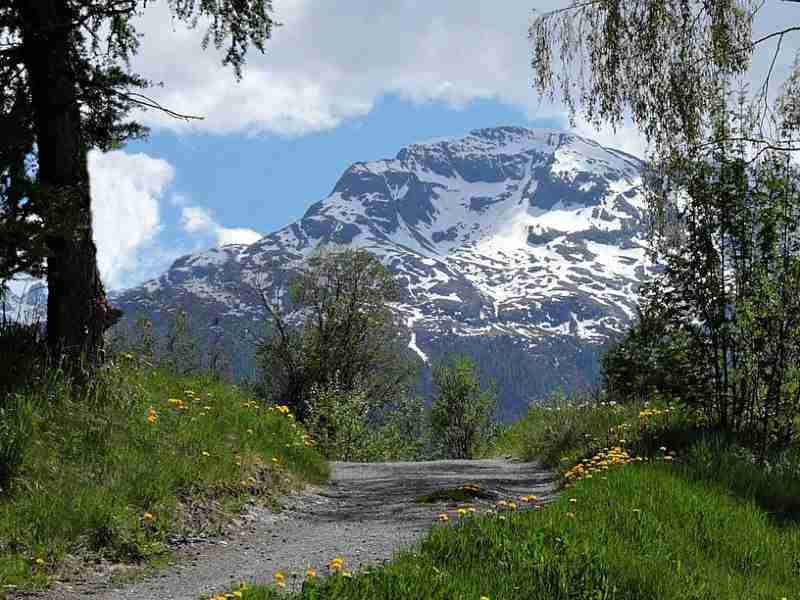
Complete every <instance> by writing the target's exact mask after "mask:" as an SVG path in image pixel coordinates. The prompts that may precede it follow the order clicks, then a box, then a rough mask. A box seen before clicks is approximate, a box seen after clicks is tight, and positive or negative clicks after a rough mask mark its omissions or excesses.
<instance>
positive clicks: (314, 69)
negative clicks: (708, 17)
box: [134, 0, 797, 147]
mask: <svg viewBox="0 0 800 600" xmlns="http://www.w3.org/2000/svg"><path fill="white" fill-rule="evenodd" d="M164 4H166V3H159V4H154V5H151V6H149V7H148V8H147V10H146V11H145V13H144V17H143V20H142V23H141V26H140V31H141V32H143V33H144V34H145V38H144V40H143V43H142V47H141V49H140V53H139V55H138V56H137V58H136V60H135V61H134V68H136V69H137V70H138V71H140V72H141V73H142V74H143V75H145V76H146V77H148V78H150V79H153V80H155V81H164V83H165V87H164V88H154V89H153V90H151V91H150V93H151V94H152V95H153V96H155V97H156V98H157V99H158V100H159V101H160V102H162V103H163V104H164V105H166V106H169V107H170V108H172V109H174V110H177V111H180V112H184V113H191V114H199V115H203V116H205V119H204V120H202V121H192V122H191V123H190V124H186V123H184V122H181V121H176V120H175V119H172V118H169V117H167V116H165V115H163V114H161V113H157V112H154V111H150V112H149V113H147V114H146V116H145V117H144V119H143V120H145V121H146V122H147V123H148V124H150V125H152V126H155V127H166V128H170V129H174V130H181V131H186V130H188V131H195V132H213V133H247V134H258V133H264V132H266V133H279V134H285V135H302V134H307V133H312V132H317V131H322V130H326V129H331V128H334V127H336V126H337V125H339V124H340V123H341V122H342V121H343V120H347V119H356V118H358V117H362V116H364V115H365V114H366V113H368V112H369V111H370V110H371V109H372V107H373V106H374V104H375V102H376V101H377V100H378V99H379V98H380V97H381V96H382V95H385V94H387V93H393V94H398V95H399V96H401V97H403V98H406V99H408V100H411V101H414V102H428V101H441V102H445V103H448V104H450V105H451V106H454V107H459V106H463V105H465V104H467V103H468V102H470V101H472V100H475V99H486V98H491V99H496V100H499V101H502V102H505V103H508V104H510V105H513V106H517V107H519V108H521V109H522V110H523V111H525V112H526V114H527V115H528V116H529V117H530V118H532V119H534V118H557V119H563V118H564V117H565V114H566V112H565V109H564V107H563V106H561V105H559V104H553V103H551V102H549V101H546V100H545V101H541V100H540V99H539V98H538V96H537V95H536V93H535V92H534V91H533V89H531V82H532V71H531V66H530V59H531V52H530V46H529V42H528V38H527V31H528V27H529V25H530V22H531V19H532V16H533V13H532V10H533V9H534V8H535V9H537V11H539V12H546V11H547V10H550V9H553V8H558V7H563V6H566V5H567V2H566V1H565V0H505V1H504V2H503V3H502V7H500V8H498V5H497V4H496V3H487V2H479V1H477V0H473V1H472V2H469V1H466V2H465V1H464V0H437V1H436V2H424V3H423V2H419V1H418V0H391V1H390V0H348V2H346V3H342V2H334V1H333V0H319V1H314V2H313V3H312V0H283V1H276V2H275V7H276V11H275V14H274V16H275V18H276V19H277V20H279V21H281V22H282V23H283V26H282V27H278V28H276V29H275V30H274V33H273V38H272V39H271V40H269V41H267V42H266V54H265V55H261V54H260V53H258V52H257V51H251V52H250V53H249V55H248V59H247V64H246V65H245V68H244V78H243V80H242V81H241V82H240V83H236V82H235V80H234V77H233V73H232V71H231V70H230V68H223V67H222V66H221V65H220V59H221V56H222V55H223V51H216V50H214V49H213V48H209V49H208V50H206V51H200V40H201V38H202V35H203V33H204V28H203V26H202V25H201V26H199V27H198V29H196V30H189V29H187V28H186V27H185V26H184V25H183V24H182V23H179V22H176V23H175V25H174V27H164V23H165V22H169V19H170V16H169V14H168V8H167V7H166V6H164ZM785 18H786V17H785V7H783V6H780V5H779V4H769V3H768V4H767V5H765V6H764V7H762V9H761V11H760V12H759V16H758V18H757V19H756V26H755V30H756V33H757V34H761V33H763V32H769V31H774V30H776V29H779V28H780V26H781V24H782V23H783V22H784V21H785ZM796 48H797V38H792V37H787V38H786V39H784V40H783V52H782V53H781V55H780V57H779V59H778V62H777V64H776V69H775V72H774V73H773V77H772V87H773V88H775V86H777V85H778V84H779V83H780V82H781V81H782V80H783V79H784V78H785V75H786V74H787V73H788V66H789V65H790V63H791V60H792V58H793V54H794V50H796ZM223 50H224V49H223ZM770 50H771V47H767V46H765V47H764V48H763V49H759V51H758V52H757V54H756V56H755V58H754V68H753V74H752V77H750V81H751V84H752V89H756V88H757V87H758V85H760V83H761V79H762V78H763V76H764V74H765V73H766V71H767V69H768V67H769V62H770V60H771V52H770ZM481 125H485V124H480V123H476V127H477V126H481ZM592 131H593V130H591V129H589V130H585V131H583V133H585V134H589V133H591V132H592ZM630 133H631V132H630V131H623V132H621V133H618V134H617V135H616V136H614V135H611V134H610V132H601V133H600V134H599V135H598V137H602V140H603V143H604V144H610V145H614V146H617V147H620V146H627V147H632V146H631V144H632V143H631V142H630ZM634 145H635V144H634Z"/></svg>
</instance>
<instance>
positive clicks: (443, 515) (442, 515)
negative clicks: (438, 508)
mask: <svg viewBox="0 0 800 600" xmlns="http://www.w3.org/2000/svg"><path fill="white" fill-rule="evenodd" d="M438 519H439V520H440V521H449V520H450V517H449V516H448V515H447V513H439V516H438Z"/></svg>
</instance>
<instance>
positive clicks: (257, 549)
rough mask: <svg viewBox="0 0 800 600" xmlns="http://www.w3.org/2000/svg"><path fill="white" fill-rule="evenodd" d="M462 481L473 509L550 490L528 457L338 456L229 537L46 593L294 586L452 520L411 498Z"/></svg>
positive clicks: (191, 593) (188, 594)
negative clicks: (140, 573)
mask: <svg viewBox="0 0 800 600" xmlns="http://www.w3.org/2000/svg"><path fill="white" fill-rule="evenodd" d="M466 484H477V486H479V488H480V493H479V496H478V497H474V498H472V499H467V500H465V501H463V502H460V503H458V504H459V505H461V504H467V503H469V504H472V505H473V506H474V507H475V508H476V509H477V510H478V511H479V512H480V511H483V510H485V509H489V508H494V506H495V504H496V502H498V501H501V500H507V501H516V502H517V503H520V501H519V498H520V497H521V496H526V495H528V496H530V495H534V496H536V497H537V498H538V502H539V503H543V502H547V501H549V500H550V499H552V497H553V494H554V491H553V490H554V476H553V474H552V473H551V472H549V471H546V470H544V469H542V468H541V467H540V466H539V465H538V464H536V463H524V462H517V461H514V460H508V459H484V460H440V461H430V462H394V463H347V462H336V463H333V464H332V472H331V479H330V481H329V483H328V484H327V485H325V486H322V487H315V486H309V487H307V488H306V489H305V490H303V491H301V492H298V493H295V494H292V495H288V496H284V497H283V498H282V499H281V505H282V507H283V510H281V511H279V512H278V513H273V512H271V511H268V510H266V509H263V508H258V507H250V508H249V509H248V514H247V518H246V519H244V522H245V523H247V526H246V527H242V528H240V531H239V532H238V533H236V534H235V535H231V536H228V537H227V538H226V539H221V540H216V542H214V543H209V542H204V543H198V544H192V545H188V546H185V547H183V548H182V549H180V550H179V551H178V556H177V560H176V561H175V562H174V563H173V564H172V565H171V566H169V567H166V568H164V569H161V570H158V571H156V572H154V573H152V574H150V575H148V576H146V577H145V578H143V579H141V580H139V581H137V582H135V583H129V584H127V585H123V586H121V587H113V586H112V585H110V584H108V583H107V582H105V583H103V584H100V585H97V584H96V585H95V586H93V587H94V589H93V590H90V589H87V588H86V585H85V584H84V585H81V584H80V583H78V584H75V585H74V586H70V585H67V584H66V583H57V584H55V586H54V587H53V588H52V589H51V590H50V591H49V592H47V593H46V594H45V596H44V597H47V598H53V599H55V598H58V599H59V600H72V599H73V598H96V599H98V600H100V599H102V600H128V599H131V600H132V599H134V598H135V599H137V600H138V599H141V598H170V599H173V600H197V599H198V598H200V597H201V596H209V595H213V594H215V593H220V592H224V591H228V590H230V589H231V588H233V587H235V584H237V583H238V582H241V581H246V582H248V583H250V582H257V583H271V582H272V580H273V575H274V573H275V572H276V571H277V570H279V569H281V570H283V571H284V572H285V573H286V574H287V576H286V584H287V586H286V587H287V589H291V588H292V584H293V581H292V578H291V575H290V574H291V573H292V572H293V571H295V572H297V573H298V575H299V577H298V579H297V582H296V589H299V586H300V582H301V581H302V580H303V579H304V577H305V572H306V569H307V568H308V567H309V566H312V567H313V568H315V569H316V570H317V572H318V573H320V575H321V574H323V573H325V572H327V569H326V566H327V564H328V562H329V561H330V560H331V559H332V558H334V557H337V556H342V557H343V558H344V559H345V568H346V569H350V570H355V569H358V568H359V567H361V566H366V565H369V564H376V563H380V562H383V561H386V560H389V559H391V557H392V556H393V554H394V553H395V552H396V551H397V550H398V549H400V548H404V547H407V546H409V545H411V544H413V542H415V541H416V540H418V539H420V538H421V537H422V536H423V535H424V534H425V533H426V532H427V531H428V529H430V527H431V526H433V524H434V523H435V522H436V520H437V515H439V514H440V513H442V512H444V511H448V510H449V516H450V522H451V523H452V522H454V521H456V520H457V519H458V517H457V515H456V512H455V510H454V509H455V507H456V503H455V502H453V501H452V500H451V501H445V500H439V501H436V502H433V503H418V502H416V499H417V498H418V497H420V496H423V495H426V494H431V493H433V492H436V491H439V490H443V489H452V488H458V487H460V486H463V485H466ZM520 504H521V503H520Z"/></svg>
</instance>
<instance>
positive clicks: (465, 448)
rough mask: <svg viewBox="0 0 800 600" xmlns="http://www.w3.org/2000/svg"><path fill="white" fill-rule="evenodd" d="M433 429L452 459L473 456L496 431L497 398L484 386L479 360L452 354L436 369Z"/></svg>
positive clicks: (491, 388)
mask: <svg viewBox="0 0 800 600" xmlns="http://www.w3.org/2000/svg"><path fill="white" fill-rule="evenodd" d="M433 385H434V397H433V402H432V403H431V431H432V434H433V436H434V439H436V440H439V443H440V444H441V446H442V450H443V452H444V454H445V456H447V457H448V458H472V457H473V456H474V455H475V453H476V452H477V451H478V449H479V448H480V447H481V445H486V444H488V443H489V441H490V440H491V438H492V437H493V435H494V432H495V422H496V411H497V398H496V395H495V392H494V389H493V386H490V387H489V389H483V386H482V385H481V381H480V378H479V376H478V372H477V365H476V364H475V361H474V360H473V359H472V358H470V357H469V356H465V355H451V356H450V357H448V358H445V359H444V360H443V361H442V362H440V363H439V364H437V365H436V366H435V367H434V369H433Z"/></svg>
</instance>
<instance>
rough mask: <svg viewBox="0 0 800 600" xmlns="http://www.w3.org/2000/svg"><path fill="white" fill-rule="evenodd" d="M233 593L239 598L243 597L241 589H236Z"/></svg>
mask: <svg viewBox="0 0 800 600" xmlns="http://www.w3.org/2000/svg"><path fill="white" fill-rule="evenodd" d="M233 595H234V596H236V597H237V598H241V597H242V595H243V594H242V592H240V591H239V590H236V591H234V592H233Z"/></svg>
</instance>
